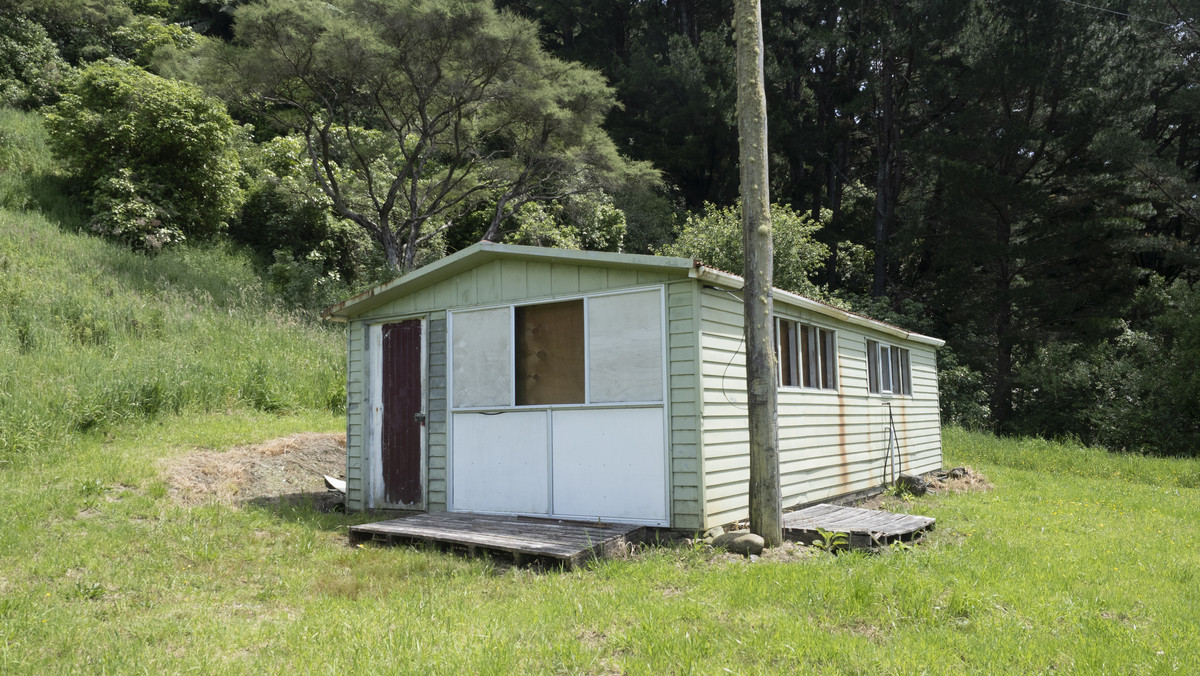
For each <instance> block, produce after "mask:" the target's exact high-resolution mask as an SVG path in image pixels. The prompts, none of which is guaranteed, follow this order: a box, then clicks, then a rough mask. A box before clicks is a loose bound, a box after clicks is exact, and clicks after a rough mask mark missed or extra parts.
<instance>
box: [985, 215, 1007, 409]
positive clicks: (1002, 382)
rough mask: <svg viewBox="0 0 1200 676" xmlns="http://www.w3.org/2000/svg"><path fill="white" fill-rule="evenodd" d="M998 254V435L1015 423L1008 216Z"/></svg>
mask: <svg viewBox="0 0 1200 676" xmlns="http://www.w3.org/2000/svg"><path fill="white" fill-rule="evenodd" d="M996 240H997V243H998V244H999V245H1000V246H999V255H998V256H997V257H996V262H995V275H996V276H995V285H996V290H995V293H996V306H995V314H994V316H993V328H994V330H995V332H996V372H995V374H994V375H993V377H992V396H991V402H990V403H991V407H992V424H993V426H994V428H995V431H996V432H1001V433H1002V432H1005V431H1006V429H1005V428H1006V427H1008V425H1009V423H1010V422H1011V420H1012V410H1013V393H1012V372H1013V327H1012V319H1013V307H1012V298H1011V295H1012V270H1011V259H1010V255H1011V254H1010V249H1009V247H1010V246H1011V243H1012V226H1011V225H1010V224H1009V222H1008V220H1007V218H1006V217H1000V218H999V219H998V220H997V222H996Z"/></svg>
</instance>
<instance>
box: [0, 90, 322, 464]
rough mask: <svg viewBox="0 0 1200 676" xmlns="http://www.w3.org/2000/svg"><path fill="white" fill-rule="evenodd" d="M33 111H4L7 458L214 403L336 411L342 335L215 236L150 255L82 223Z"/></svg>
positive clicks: (1, 310) (227, 407)
mask: <svg viewBox="0 0 1200 676" xmlns="http://www.w3.org/2000/svg"><path fill="white" fill-rule="evenodd" d="M48 158H49V156H48V153H47V152H46V149H45V140H44V132H43V131H42V129H41V125H40V121H39V120H38V118H37V117H36V116H33V115H29V114H24V113H18V112H14V111H2V112H0V207H3V208H0V464H2V465H5V466H8V465H15V464H20V463H22V462H23V461H24V460H26V459H27V458H29V457H31V456H33V455H35V454H36V453H37V452H38V451H39V450H42V449H46V448H48V447H51V446H56V445H62V444H64V443H68V440H69V439H72V438H73V437H74V436H75V435H78V434H83V433H96V432H105V431H109V430H111V429H113V428H114V427H115V426H120V425H122V424H126V423H130V422H144V421H149V420H154V419H158V418H160V417H162V416H170V415H176V414H182V413H188V414H191V413H202V412H212V411H243V410H248V411H266V412H284V411H297V410H317V411H321V410H324V411H333V410H338V409H340V408H341V407H342V406H343V405H344V404H343V402H344V389H345V386H344V382H345V374H344V370H345V369H344V334H343V333H342V332H341V331H340V330H339V329H338V328H337V327H329V326H319V325H316V324H314V323H313V322H312V321H311V320H310V319H307V318H305V317H301V316H298V315H292V314H289V313H287V312H283V311H280V310H278V309H276V307H275V305H274V304H273V303H272V300H273V299H272V298H270V297H269V294H268V293H266V292H265V291H264V284H263V281H262V279H261V278H260V277H259V275H258V274H257V273H256V271H255V270H254V268H253V266H252V265H251V263H250V261H249V260H248V259H247V258H246V257H244V256H241V255H238V254H236V253H233V252H231V251H228V250H226V249H223V248H220V247H205V246H185V247H181V248H178V249H173V250H170V251H167V252H165V253H163V254H161V255H158V256H153V257H149V256H146V255H142V254H135V253H131V252H129V251H127V250H125V249H123V248H122V247H120V246H117V245H114V244H110V243H108V242H107V241H104V240H101V239H99V238H97V237H93V236H91V235H89V234H87V233H86V232H84V231H82V230H81V225H82V224H81V218H82V216H81V214H80V212H79V211H78V209H77V208H76V207H75V204H74V201H73V200H72V199H71V198H70V196H69V195H66V194H64V188H65V187H67V186H66V185H65V183H64V180H63V179H62V178H61V177H59V176H57V175H56V173H55V167H54V165H53V162H51V161H50V160H49V159H48Z"/></svg>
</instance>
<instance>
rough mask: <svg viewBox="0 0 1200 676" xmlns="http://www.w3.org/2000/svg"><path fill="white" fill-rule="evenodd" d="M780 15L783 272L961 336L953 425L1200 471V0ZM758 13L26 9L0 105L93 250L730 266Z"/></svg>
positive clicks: (408, 264)
mask: <svg viewBox="0 0 1200 676" xmlns="http://www.w3.org/2000/svg"><path fill="white" fill-rule="evenodd" d="M763 12H764V15H765V21H764V26H765V28H766V31H767V33H766V36H765V41H766V54H765V62H766V74H767V83H768V88H767V98H768V114H769V118H770V119H769V143H770V157H771V167H770V169H771V185H770V190H771V197H772V201H773V203H775V204H776V207H775V209H776V219H775V220H776V223H777V226H778V227H777V235H776V237H777V251H776V279H777V281H778V283H779V284H780V285H781V286H785V287H786V288H789V289H792V290H797V291H800V292H802V293H806V294H808V295H811V296H813V297H816V298H818V299H820V300H823V301H825V302H829V303H834V304H838V305H842V306H846V307H850V308H852V309H855V310H858V311H860V312H863V313H866V314H869V315H872V316H876V317H879V318H881V319H885V320H887V321H891V322H894V323H897V324H900V325H903V326H905V327H907V328H911V329H914V330H918V331H921V332H924V333H929V334H932V335H936V336H939V337H942V338H945V339H946V340H947V341H948V343H947V346H946V347H945V348H944V349H943V351H942V352H941V353H940V355H939V362H940V368H941V387H942V399H943V402H942V408H943V420H944V421H945V422H947V423H956V424H962V425H966V426H971V427H986V428H990V429H993V430H996V431H998V432H1002V433H1021V434H1040V435H1045V436H1064V437H1075V438H1079V439H1081V440H1083V441H1086V442H1089V443H1096V444H1101V445H1104V446H1106V447H1108V448H1110V449H1113V450H1126V451H1134V452H1150V453H1156V454H1169V455H1195V454H1197V453H1200V450H1198V449H1200V369H1198V368H1197V367H1198V366H1200V288H1198V287H1197V284H1198V283H1200V198H1198V197H1197V194H1198V193H1197V190H1198V186H1197V183H1198V181H1200V128H1198V126H1197V125H1198V122H1200V120H1197V119H1196V112H1197V111H1198V110H1200V106H1198V104H1200V61H1198V59H1200V23H1198V22H1197V19H1198V17H1200V4H1198V3H1196V2H1195V1H1194V0H1166V1H1163V0H1156V1H1154V2H1150V1H1148V0H1122V1H1118V2H1104V3H1091V2H1089V3H1080V2H1075V1H1074V0H1005V1H1003V2H1001V1H999V0H958V1H946V0H885V1H884V2H858V3H855V2H836V1H813V0H775V1H767V2H765V3H764V6H763ZM731 16H732V3H729V2H727V1H718V0H656V1H648V0H604V1H601V0H579V1H578V2H572V3H567V2H560V1H558V0H525V1H516V2H510V1H507V0H497V3H496V5H493V4H491V3H490V1H489V0H484V1H482V2H481V1H478V0H463V1H462V2H457V3H453V4H449V3H439V2H435V1H432V0H330V1H328V2H316V1H312V0H262V1H258V2H249V1H241V2H238V1H237V0H232V1H230V2H222V1H220V0H118V1H109V2H99V1H97V0H37V1H35V0H0V104H3V105H7V106H13V107H20V108H24V109H28V110H38V111H40V112H41V113H43V114H44V116H45V120H46V124H47V127H48V129H49V130H50V132H51V135H52V136H51V139H52V140H51V145H52V148H53V151H54V152H55V154H56V155H57V156H58V157H59V158H60V160H61V161H62V162H63V163H65V164H66V165H67V166H68V167H70V171H71V175H70V177H69V178H66V179H63V180H64V182H65V185H66V187H69V188H70V189H71V190H73V191H74V193H75V194H76V195H77V196H78V199H79V200H80V201H81V203H83V204H85V205H86V206H87V208H88V210H89V218H90V221H89V222H88V226H87V227H89V228H90V229H91V230H93V231H95V232H97V233H100V234H102V235H104V236H108V237H112V238H116V239H118V240H120V241H123V242H125V243H127V244H128V245H129V246H130V247H131V248H134V249H137V250H141V251H144V252H146V254H147V255H154V254H155V252H157V251H161V250H162V249H163V248H164V247H172V246H175V245H176V244H177V243H179V242H181V241H185V240H190V241H199V242H203V241H209V240H214V239H220V240H228V241H234V242H237V243H239V245H240V246H244V247H246V248H248V249H249V250H251V251H253V252H254V253H255V255H256V256H257V257H258V258H259V260H260V262H261V264H262V265H263V266H264V267H265V268H267V269H269V270H270V277H271V279H272V280H273V283H274V284H275V285H276V286H277V287H278V289H279V290H280V291H281V292H283V293H284V294H285V295H286V296H287V297H288V298H290V299H291V301H292V302H293V303H295V304H296V305H299V306H307V307H310V308H316V307H320V306H321V305H322V304H326V303H329V302H332V301H334V300H336V299H338V298H339V297H340V296H343V295H345V294H347V293H350V292H352V291H353V290H355V289H359V288H362V287H364V286H367V285H370V284H372V283H375V282H377V281H379V280H381V279H385V278H387V277H389V276H393V275H395V274H396V273H397V272H402V271H405V270H409V269H413V268H415V267H417V266H420V265H422V264H424V263H427V262H429V261H432V260H435V259H437V258H439V257H441V256H444V255H446V254H447V253H451V252H453V251H455V250H457V249H460V248H462V247H464V246H466V245H468V244H470V243H472V242H475V241H478V240H479V239H481V238H487V239H491V240H494V241H506V242H520V243H527V244H538V245H552V246H565V247H575V248H587V249H606V250H624V251H632V252H642V253H669V254H674V255H689V256H696V257H700V258H704V259H705V260H706V261H707V262H709V263H710V264H713V265H717V266H719V267H725V268H729V269H731V270H732V271H735V272H737V271H739V268H740V264H739V262H738V260H739V259H738V256H739V251H738V247H739V246H740V243H739V239H738V237H737V236H736V227H737V221H738V219H737V217H736V213H737V210H738V185H737V176H738V171H737V169H738V168H737V166H736V163H737V134H736V120H735V110H734V102H735V96H736V87H735V84H736V83H735V81H734V46H733V43H732V35H733V31H732V27H731V25H730V23H731ZM3 134H4V130H0V153H3V152H4V136H3Z"/></svg>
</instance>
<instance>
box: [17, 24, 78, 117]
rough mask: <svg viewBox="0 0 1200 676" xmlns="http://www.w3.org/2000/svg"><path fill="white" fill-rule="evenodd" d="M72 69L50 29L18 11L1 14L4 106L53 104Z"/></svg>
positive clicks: (23, 106)
mask: <svg viewBox="0 0 1200 676" xmlns="http://www.w3.org/2000/svg"><path fill="white" fill-rule="evenodd" d="M69 70H70V68H69V67H68V66H67V63H66V62H65V61H63V59H62V57H60V56H59V54H58V48H57V47H55V45H54V42H53V41H52V40H51V39H50V36H49V35H48V34H47V33H46V29H44V28H42V26H40V25H39V24H37V23H36V22H33V21H30V20H29V19H27V18H25V17H23V16H21V15H20V14H17V13H16V12H11V11H10V12H4V13H0V105H4V106H17V107H22V108H36V107H38V106H41V105H44V104H47V103H53V102H54V101H56V100H57V99H58V87H59V84H60V81H61V80H62V78H63V76H64V75H65V74H66V73H67V72H68V71H69Z"/></svg>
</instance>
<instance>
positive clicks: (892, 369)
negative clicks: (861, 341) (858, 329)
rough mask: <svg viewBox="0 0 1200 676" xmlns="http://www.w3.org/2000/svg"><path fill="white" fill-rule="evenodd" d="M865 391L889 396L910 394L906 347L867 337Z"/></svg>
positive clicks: (910, 374) (909, 373) (910, 365)
mask: <svg viewBox="0 0 1200 676" xmlns="http://www.w3.org/2000/svg"><path fill="white" fill-rule="evenodd" d="M867 391H868V392H870V393H871V394H879V395H884V396H891V397H911V396H912V358H911V353H910V352H909V350H908V348H906V347H900V346H898V345H894V344H892V343H885V342H883V341H880V340H875V339H873V338H867Z"/></svg>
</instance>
